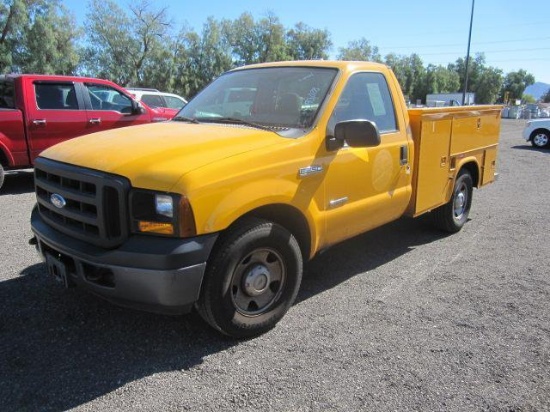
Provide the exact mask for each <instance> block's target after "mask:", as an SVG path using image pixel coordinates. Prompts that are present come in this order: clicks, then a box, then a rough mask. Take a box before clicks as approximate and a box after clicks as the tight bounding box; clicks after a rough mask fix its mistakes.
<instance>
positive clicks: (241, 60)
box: [0, 0, 550, 103]
mask: <svg viewBox="0 0 550 412" xmlns="http://www.w3.org/2000/svg"><path fill="white" fill-rule="evenodd" d="M169 16H170V15H169V9H168V8H167V7H159V6H158V5H157V3H155V2H150V1H148V0H136V1H135V2H133V3H130V4H129V5H128V6H127V7H125V8H122V7H120V6H118V5H117V3H115V2H114V1H113V0H89V2H88V14H87V19H86V21H85V23H84V28H83V29H84V30H83V29H82V28H78V27H76V24H75V21H74V17H73V16H72V15H70V14H69V13H68V12H67V11H66V9H65V8H64V7H63V6H62V0H11V1H10V0H0V73H6V72H12V71H15V72H37V73H57V74H71V73H78V74H84V75H89V76H95V77H101V78H106V79H109V80H113V81H115V82H116V83H119V84H121V85H123V86H141V87H155V88H158V89H162V90H166V91H173V92H176V93H179V94H181V95H184V96H186V97H192V96H193V95H195V94H196V93H197V92H198V91H200V90H201V89H202V88H203V87H204V86H205V85H206V84H208V83H209V82H211V81H212V80H213V79H214V78H215V77H217V76H219V75H220V74H221V73H223V72H224V71H227V70H229V69H231V68H233V67H236V66H240V65H244V64H253V63H263V62H269V61H281V60H309V59H328V58H329V51H330V50H331V47H332V41H331V36H330V33H329V32H328V31H327V30H319V29H315V28H312V27H309V26H308V25H306V24H305V23H303V22H299V23H297V24H295V25H294V26H292V27H291V28H285V27H284V26H283V25H282V24H281V22H280V20H279V18H278V17H277V16H275V15H274V14H273V13H268V14H266V15H265V16H264V17H262V18H260V19H255V18H254V17H253V16H252V15H251V14H250V13H243V14H242V15H241V16H239V17H238V18H237V19H235V20H222V21H218V20H216V19H214V18H212V17H210V18H208V19H207V21H206V22H205V23H204V25H203V26H202V30H201V31H200V32H195V31H194V30H191V29H189V28H187V27H175V24H174V23H173V21H172V20H171V19H170V17H169ZM83 34H84V37H83V40H84V41H83V42H82V44H83V45H84V46H83V47H79V41H80V39H81V38H82V36H83ZM337 58H338V59H341V60H363V61H376V62H384V63H385V64H387V65H389V66H390V67H391V68H392V69H393V71H394V72H395V74H396V76H397V79H398V80H399V82H400V84H401V87H402V89H403V93H404V94H405V95H407V96H409V98H410V99H411V100H412V101H414V100H417V99H420V100H424V99H425V97H426V95H427V94H430V93H453V92H460V91H462V88H463V85H464V74H465V59H463V58H459V59H457V60H456V62H455V63H452V64H449V65H448V66H447V67H443V66H434V65H428V66H427V67H426V66H425V65H424V63H423V62H422V60H421V59H420V57H419V56H418V55H417V54H414V53H413V54H411V55H410V56H400V55H396V54H393V53H390V54H388V55H386V56H385V58H384V59H382V57H381V56H380V53H379V50H378V47H376V46H374V45H372V44H371V43H370V42H369V41H368V39H366V38H364V37H362V38H360V39H358V40H351V41H350V42H349V43H348V44H347V46H346V47H342V48H339V49H338V54H337ZM533 83H534V78H533V76H532V75H530V74H528V73H527V72H525V71H524V70H520V71H518V72H513V73H508V74H507V75H506V77H503V74H502V71H501V70H500V69H497V68H494V67H487V66H486V64H485V56H484V55H483V54H478V55H476V56H475V58H473V59H471V60H470V64H469V82H468V84H469V85H468V91H469V92H475V93H476V101H477V102H478V103H493V102H495V101H496V100H498V99H499V95H500V96H503V95H504V93H505V92H508V94H509V95H510V97H511V98H520V97H521V96H522V95H523V92H524V90H525V87H527V86H528V85H530V84H533ZM501 93H502V94H501ZM549 94H550V93H547V95H546V101H549V100H550V96H549Z"/></svg>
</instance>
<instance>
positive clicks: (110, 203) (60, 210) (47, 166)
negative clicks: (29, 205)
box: [34, 157, 130, 248]
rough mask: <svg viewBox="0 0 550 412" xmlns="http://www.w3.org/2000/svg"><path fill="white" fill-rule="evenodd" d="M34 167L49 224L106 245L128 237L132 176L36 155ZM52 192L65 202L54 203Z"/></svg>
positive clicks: (38, 194)
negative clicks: (123, 175)
mask: <svg viewBox="0 0 550 412" xmlns="http://www.w3.org/2000/svg"><path fill="white" fill-rule="evenodd" d="M34 170H35V189H36V198H37V202H38V209H39V211H40V215H41V216H42V218H43V219H44V220H45V221H46V222H47V223H48V224H49V225H51V226H53V227H54V228H55V229H57V230H59V231H60V232H63V233H65V234H67V235H70V236H72V237H74V238H77V239H80V240H83V241H85V242H88V243H91V244H94V245H97V246H100V247H104V248H113V247H116V246H118V245H120V244H121V243H122V242H123V241H124V240H125V239H126V238H127V236H128V223H127V222H128V219H127V217H126V211H127V210H128V208H127V199H128V191H129V188H130V183H129V182H128V180H126V179H125V178H123V177H121V176H115V175H111V174H108V173H103V172H99V171H96V170H91V169H86V168H82V167H76V166H72V165H68V164H65V163H60V162H55V161H52V160H49V159H45V158H42V157H39V158H37V159H36V161H35V169H34ZM52 195H58V196H60V197H61V198H62V199H63V201H64V204H63V205H62V206H61V207H59V206H60V204H58V205H57V206H56V205H54V203H53V202H52ZM58 196H53V197H54V198H55V197H57V199H59V197H58Z"/></svg>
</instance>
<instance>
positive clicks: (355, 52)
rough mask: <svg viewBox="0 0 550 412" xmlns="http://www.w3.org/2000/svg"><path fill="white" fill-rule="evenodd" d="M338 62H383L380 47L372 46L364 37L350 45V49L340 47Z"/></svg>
mask: <svg viewBox="0 0 550 412" xmlns="http://www.w3.org/2000/svg"><path fill="white" fill-rule="evenodd" d="M337 58H338V60H355V61H373V62H381V61H382V59H381V57H380V53H379V52H378V47H376V46H371V44H370V42H369V41H368V40H367V39H365V38H364V37H362V38H361V39H359V40H353V41H350V42H349V43H348V47H340V49H339V54H338V57H337Z"/></svg>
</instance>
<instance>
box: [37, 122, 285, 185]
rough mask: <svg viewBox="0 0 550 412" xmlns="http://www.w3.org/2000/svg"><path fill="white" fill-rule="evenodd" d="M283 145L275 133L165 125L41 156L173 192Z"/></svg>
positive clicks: (111, 133) (93, 137) (69, 144)
mask: <svg viewBox="0 0 550 412" xmlns="http://www.w3.org/2000/svg"><path fill="white" fill-rule="evenodd" d="M283 140H284V138H282V137H280V136H279V135H277V134H275V133H273V132H270V131H265V130H257V129H250V128H245V127H238V126H237V127H236V126H232V125H212V124H190V123H181V122H163V123H153V124H148V125H141V126H131V127H124V128H120V129H113V130H108V131H105V132H100V133H93V134H90V135H86V136H82V137H79V138H76V139H72V140H68V141H66V142H63V143H60V144H58V145H55V146H53V147H51V148H49V149H46V150H45V151H44V152H42V153H41V156H42V157H46V158H49V159H52V160H57V161H60V162H64V163H69V164H73V165H77V166H82V167H87V168H90V169H95V170H100V171H103V172H107V173H112V174H117V175H121V176H124V177H126V178H128V179H129V180H130V181H131V182H132V185H133V186H134V187H142V188H149V189H156V190H161V191H170V189H171V188H172V186H173V185H174V184H175V183H176V182H177V181H178V180H179V179H180V178H181V177H182V176H183V175H185V174H186V173H188V172H191V171H193V170H196V169H198V168H200V167H203V166H206V165H208V164H210V163H213V162H216V161H219V160H222V159H226V158H229V157H232V156H236V155H239V154H242V153H245V152H249V151H253V150H257V149H260V148H264V147H267V146H270V145H274V144H278V143H281V142H282V141H283Z"/></svg>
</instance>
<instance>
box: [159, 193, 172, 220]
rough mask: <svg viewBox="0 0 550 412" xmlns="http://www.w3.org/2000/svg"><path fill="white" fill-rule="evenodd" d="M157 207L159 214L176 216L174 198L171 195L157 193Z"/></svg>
mask: <svg viewBox="0 0 550 412" xmlns="http://www.w3.org/2000/svg"><path fill="white" fill-rule="evenodd" d="M155 209H156V210H157V214H159V215H162V216H166V217H174V199H173V198H172V196H169V195H155Z"/></svg>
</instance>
